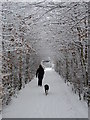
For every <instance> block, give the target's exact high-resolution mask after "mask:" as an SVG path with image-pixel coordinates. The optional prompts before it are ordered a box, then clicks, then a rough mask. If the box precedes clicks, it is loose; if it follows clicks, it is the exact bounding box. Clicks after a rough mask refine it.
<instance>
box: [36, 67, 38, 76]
mask: <svg viewBox="0 0 90 120" xmlns="http://www.w3.org/2000/svg"><path fill="white" fill-rule="evenodd" d="M37 74H38V69H37V71H36V77H37Z"/></svg>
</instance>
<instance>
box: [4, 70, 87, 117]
mask: <svg viewBox="0 0 90 120" xmlns="http://www.w3.org/2000/svg"><path fill="white" fill-rule="evenodd" d="M46 83H47V84H49V86H50V91H49V94H48V95H47V96H46V95H45V93H44V89H43V87H38V86H37V78H36V77H35V78H34V79H33V80H32V81H31V82H30V83H29V84H27V85H26V87H25V88H24V89H22V90H21V91H20V92H19V94H18V96H17V98H13V99H12V101H11V103H10V104H9V105H8V106H6V107H5V108H4V109H3V118H88V107H87V104H86V103H85V102H84V101H79V100H78V96H77V95H76V94H74V93H73V92H72V90H71V87H70V86H67V85H66V84H65V83H64V80H63V79H62V78H61V77H60V76H59V75H58V73H56V72H55V71H54V70H53V69H50V68H49V69H46V70H45V76H44V79H43V85H44V84H46Z"/></svg>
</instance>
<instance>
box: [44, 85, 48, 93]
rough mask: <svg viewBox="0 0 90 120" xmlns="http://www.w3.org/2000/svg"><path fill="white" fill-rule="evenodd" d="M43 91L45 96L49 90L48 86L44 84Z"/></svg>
mask: <svg viewBox="0 0 90 120" xmlns="http://www.w3.org/2000/svg"><path fill="white" fill-rule="evenodd" d="M44 89H45V94H46V95H47V94H48V90H49V85H47V84H45V85H44Z"/></svg>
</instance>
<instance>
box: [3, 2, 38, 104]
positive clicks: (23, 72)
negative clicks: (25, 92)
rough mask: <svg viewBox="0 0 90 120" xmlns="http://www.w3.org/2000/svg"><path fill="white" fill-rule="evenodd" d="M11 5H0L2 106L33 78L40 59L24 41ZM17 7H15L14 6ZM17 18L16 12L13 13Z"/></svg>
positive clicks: (18, 20) (19, 20)
mask: <svg viewBox="0 0 90 120" xmlns="http://www.w3.org/2000/svg"><path fill="white" fill-rule="evenodd" d="M11 7H12V3H3V4H2V85H3V89H2V93H3V96H2V105H3V106H4V105H8V104H9V102H10V101H11V98H12V96H16V95H17V93H18V91H19V90H21V89H22V88H23V87H25V84H27V83H29V82H30V81H31V79H32V78H33V77H34V76H35V73H36V69H37V67H38V65H39V64H40V58H39V56H38V55H37V53H36V52H35V50H34V49H33V48H32V47H31V44H30V42H29V41H27V39H26V32H27V29H26V26H24V25H23V22H24V21H23V20H22V18H23V14H22V16H21V17H22V18H21V19H19V18H18V17H17V18H16V16H14V13H12V12H11V10H12V11H13V9H14V8H13V9H12V8H11ZM14 7H17V6H14ZM15 14H17V16H18V11H16V12H15Z"/></svg>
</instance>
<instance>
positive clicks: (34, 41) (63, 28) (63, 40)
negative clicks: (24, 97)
mask: <svg viewBox="0 0 90 120" xmlns="http://www.w3.org/2000/svg"><path fill="white" fill-rule="evenodd" d="M1 7H2V9H1V17H2V35H1V37H2V47H0V52H1V53H0V59H1V61H0V63H1V64H2V67H1V73H0V74H1V75H0V76H1V77H2V78H0V79H2V83H1V81H0V100H2V107H5V106H6V105H8V104H9V103H10V101H11V99H12V96H16V94H17V93H18V91H20V90H21V89H23V88H24V87H25V85H26V84H28V83H29V82H30V81H31V80H32V78H33V77H34V76H35V74H36V70H37V68H38V65H39V64H40V63H41V61H42V60H48V59H49V60H50V61H51V62H52V63H53V64H54V69H55V71H56V72H57V73H58V74H59V75H60V76H61V77H62V78H64V81H65V83H66V84H67V85H68V86H69V87H71V88H72V92H74V93H75V94H77V95H78V98H79V100H85V102H86V103H87V105H88V106H89V105H90V90H89V87H90V81H89V80H88V2H68V3H67V2H48V1H46V0H44V1H42V2H3V3H2V5H1ZM0 34H1V33H0ZM1 48H2V49H1ZM0 104H1V103H0Z"/></svg>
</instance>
